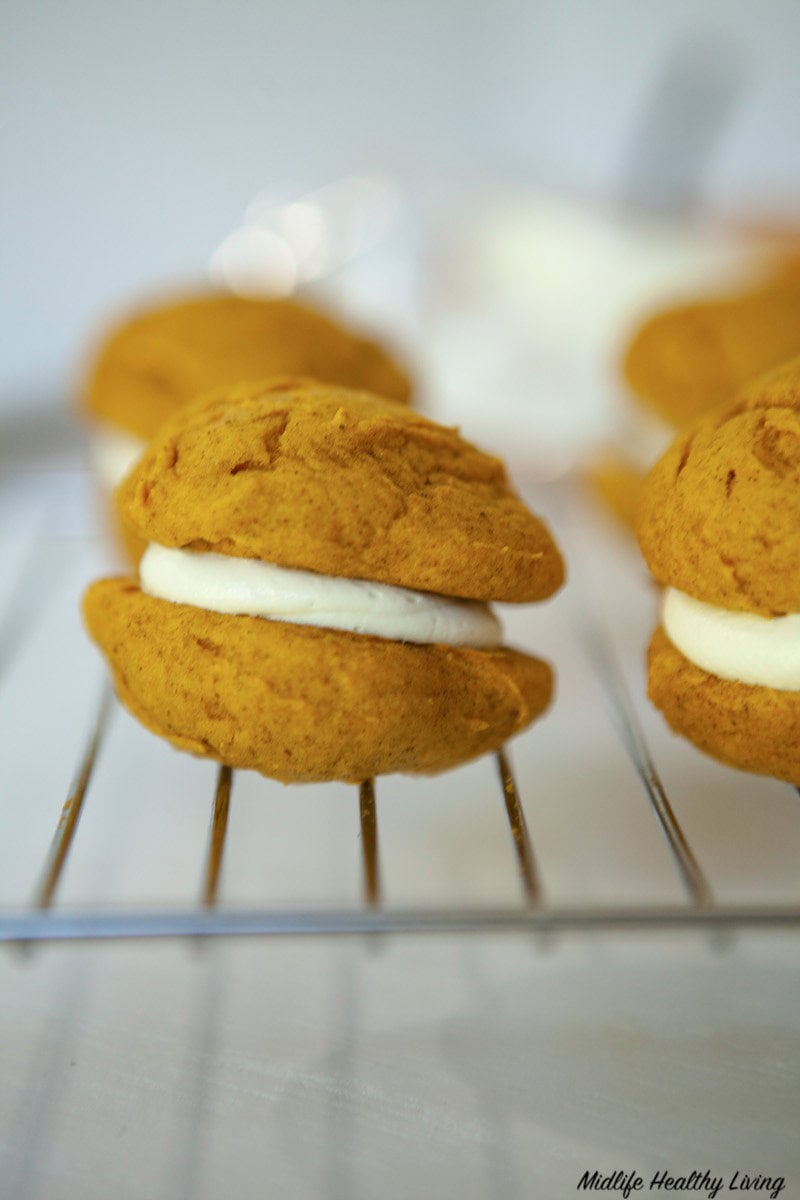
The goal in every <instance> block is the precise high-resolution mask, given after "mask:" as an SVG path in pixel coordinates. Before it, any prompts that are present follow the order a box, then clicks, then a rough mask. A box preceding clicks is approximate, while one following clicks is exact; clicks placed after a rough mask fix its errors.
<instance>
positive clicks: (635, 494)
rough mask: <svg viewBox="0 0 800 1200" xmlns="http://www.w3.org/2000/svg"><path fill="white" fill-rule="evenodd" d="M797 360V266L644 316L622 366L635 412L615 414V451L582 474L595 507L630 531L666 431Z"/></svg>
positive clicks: (799, 277) (794, 263)
mask: <svg viewBox="0 0 800 1200" xmlns="http://www.w3.org/2000/svg"><path fill="white" fill-rule="evenodd" d="M798 353H800V263H798V262H797V261H796V260H794V261H793V260H790V259H785V260H784V261H783V264H782V266H781V267H780V269H777V268H774V269H773V272H772V274H771V275H769V276H766V277H764V278H762V279H761V280H760V282H759V283H758V284H757V285H752V284H751V286H750V287H748V288H747V289H745V290H740V291H737V292H734V293H731V294H729V295H722V296H720V295H718V296H715V297H710V298H705V299H701V300H698V301H696V302H694V303H692V304H682V305H680V306H677V307H672V308H669V309H666V310H664V311H662V312H658V313H656V314H655V315H653V316H652V317H650V318H649V319H648V320H647V321H646V322H645V323H644V324H643V325H642V326H641V328H640V329H639V330H638V331H637V332H636V334H635V335H634V337H633V339H632V341H631V342H630V344H629V346H628V348H627V350H626V352H625V357H624V362H623V374H624V377H625V380H626V383H627V385H628V388H629V392H630V395H631V398H632V399H633V400H634V401H635V402H636V407H634V406H633V405H631V406H630V407H629V409H628V411H627V412H626V413H625V414H624V422H623V424H624V425H625V431H624V432H622V431H621V432H620V434H619V437H618V448H617V449H615V450H614V451H609V453H608V455H607V457H606V462H605V463H603V462H599V463H598V464H596V465H594V466H592V467H590V469H589V471H588V472H587V473H588V475H589V479H590V481H591V482H592V484H593V486H594V489H595V491H596V492H597V494H598V495H599V498H600V499H601V501H602V502H603V503H604V504H605V505H606V506H607V507H609V508H610V509H611V511H612V513H614V515H615V516H616V517H618V518H619V519H620V520H621V521H622V523H623V524H626V525H628V526H629V527H630V528H633V526H634V524H635V511H636V506H637V504H638V501H639V496H640V494H641V488H642V483H643V482H644V477H645V475H646V473H647V471H648V470H649V468H650V466H652V464H653V463H654V462H655V461H656V459H657V458H658V457H659V455H660V454H661V453H663V451H664V449H666V447H667V446H668V445H669V441H670V438H671V436H673V434H674V431H675V430H676V429H681V428H683V427H684V426H685V425H686V424H687V423H689V422H691V421H693V420H696V419H697V418H698V417H701V416H702V415H703V414H705V413H707V412H711V411H713V409H714V408H716V407H717V406H718V405H719V404H721V403H723V402H724V401H727V400H730V399H731V398H732V397H733V396H734V395H735V394H736V392H737V391H738V389H739V388H741V387H742V386H744V385H745V384H746V383H747V382H748V381H749V380H752V379H753V378H755V377H756V376H758V375H759V374H760V373H762V372H764V371H767V370H769V369H770V368H772V367H774V366H776V365H780V364H781V363H782V362H784V361H785V360H786V359H788V358H790V357H792V356H793V355H795V354H798ZM609 464H611V469H609Z"/></svg>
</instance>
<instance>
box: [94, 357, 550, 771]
mask: <svg viewBox="0 0 800 1200" xmlns="http://www.w3.org/2000/svg"><path fill="white" fill-rule="evenodd" d="M118 502H119V506H120V510H121V512H122V514H123V516H124V519H125V521H126V522H127V523H128V525H129V527H130V528H131V529H133V530H134V531H135V533H136V535H137V536H138V537H140V538H142V539H144V540H146V541H148V542H149V543H150V546H149V548H148V551H147V553H146V554H145V556H144V558H143V560H142V563H141V581H142V582H141V585H140V584H139V583H138V582H136V581H134V580H125V579H110V580H102V581H100V582H99V583H96V584H95V585H93V586H92V587H91V588H90V589H89V591H88V593H87V595H86V598H85V601H84V613H85V616H86V621H87V624H88V626H89V630H90V632H91V634H92V636H93V637H94V638H95V640H96V641H97V642H98V643H99V645H100V646H101V648H102V649H103V650H104V652H105V654H106V656H107V657H108V659H109V662H110V664H111V667H112V670H113V671H114V675H115V679H116V684H117V689H118V692H119V694H120V696H121V698H122V699H123V700H124V701H125V703H126V704H127V705H128V706H129V707H130V708H131V710H132V711H133V712H134V713H135V714H136V715H137V716H138V717H139V718H140V719H141V720H142V721H143V723H144V724H146V725H147V726H148V727H149V728H150V729H152V730H154V731H155V732H157V733H159V734H161V735H162V736H164V737H167V738H168V739H169V740H170V741H172V742H173V743H174V744H175V745H177V746H180V747H182V748H185V749H190V750H193V751H195V752H196V753H198V754H204V755H207V756H209V757H212V758H216V759H217V760H219V761H221V762H226V763H229V764H230V765H232V766H241V767H250V768H254V769H256V770H258V771H261V772H262V773H263V774H266V775H269V776H271V777H273V778H276V779H281V780H283V781H285V782H303V781H311V780H321V779H343V780H349V781H358V780H361V779H364V778H368V777H370V776H372V775H376V774H386V773H390V772H395V771H401V772H423V773H424V772H436V771H441V770H444V769H446V768H448V767H451V766H454V765H456V764H458V763H460V762H464V761H467V760H469V759H471V758H474V757H476V756H477V755H480V754H483V753H486V752H487V751H489V750H492V749H497V748H498V747H499V746H500V745H501V744H502V743H503V742H504V741H505V740H506V739H507V738H509V737H511V736H513V734H515V733H517V732H519V731H520V730H521V729H523V728H525V727H526V726H527V725H528V724H530V722H531V721H532V720H533V719H534V718H535V717H536V716H537V715H538V714H539V713H541V712H542V711H543V710H544V708H545V707H546V706H547V704H548V701H549V698H550V693H551V671H550V668H549V667H548V666H547V664H546V663H543V662H541V661H539V660H538V659H534V658H531V657H529V656H528V655H526V654H523V653H521V652H519V651H516V650H510V649H506V648H504V647H503V646H502V644H501V636H500V630H499V626H498V623H497V621H496V619H495V618H494V616H493V615H492V614H491V611H490V610H489V609H488V607H487V605H486V601H488V600H503V601H512V602H514V601H524V600H533V599H542V598H544V597H546V596H548V595H550V594H551V593H552V592H553V591H555V590H556V588H557V587H558V586H559V585H560V583H561V581H562V578H563V565H562V562H561V558H560V555H559V553H558V550H557V548H556V546H555V544H554V542H553V540H552V538H551V537H550V534H549V533H548V531H547V529H546V528H545V526H544V525H543V524H542V522H541V521H540V520H539V519H538V518H536V517H535V516H534V515H533V514H532V513H530V512H529V511H528V510H527V509H526V508H525V506H524V505H523V504H522V502H521V501H520V500H519V499H518V498H517V497H516V495H515V494H514V493H513V492H512V490H511V488H510V487H509V484H508V481H507V479H506V476H505V472H504V470H503V468H502V465H501V464H500V463H499V462H498V461H497V460H496V459H493V458H490V457H488V456H487V455H484V454H482V453H481V452H480V451H479V450H477V449H476V448H474V447H473V446H471V445H469V444H468V443H467V442H464V441H463V440H462V439H461V438H460V437H459V436H458V434H457V432H456V431H454V430H450V429H444V428H442V427H440V426H437V425H435V424H433V423H432V422H430V421H428V420H426V419H425V418H423V417H421V416H419V415H418V414H416V413H414V412H413V411H411V410H409V409H407V408H404V407H401V406H399V405H397V404H396V403H392V402H391V401H387V400H385V399H381V398H378V397H375V396H371V395H369V394H367V393H363V392H354V391H350V390H347V389H344V388H341V387H334V386H326V385H323V384H319V383H317V382H314V381H311V380H297V379H285V380H272V381H269V382H267V383H265V384H263V385H247V386H243V387H240V388H236V389H233V390H232V391H224V392H222V393H217V394H212V395H210V396H207V397H204V398H202V399H201V400H199V401H197V402H195V403H194V404H192V405H190V406H188V407H186V408H185V409H184V410H183V411H182V412H180V413H178V414H176V416H175V417H174V418H173V420H172V421H170V422H168V423H167V425H166V426H165V427H164V428H163V429H162V431H161V433H160V434H159V435H158V436H157V437H156V439H155V440H154V442H153V443H152V444H151V446H150V447H149V448H148V450H147V452H146V453H145V455H144V456H143V458H142V459H141V461H140V462H139V464H138V465H137V467H136V469H135V470H134V472H133V473H132V475H131V476H130V477H129V478H128V479H127V480H126V481H125V482H124V483H123V485H122V486H121V488H120V489H119V492H118Z"/></svg>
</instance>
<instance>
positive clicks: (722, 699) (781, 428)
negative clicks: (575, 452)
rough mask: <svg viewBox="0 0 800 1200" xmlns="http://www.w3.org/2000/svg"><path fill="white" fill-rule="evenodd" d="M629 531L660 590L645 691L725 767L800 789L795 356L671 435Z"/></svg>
mask: <svg viewBox="0 0 800 1200" xmlns="http://www.w3.org/2000/svg"><path fill="white" fill-rule="evenodd" d="M638 536H639V542H640V545H641V548H642V552H643V554H644V556H645V558H646V560H647V563H648V566H649V567H650V570H651V571H652V573H653V575H654V576H655V578H656V580H657V581H658V582H659V583H660V584H662V585H663V586H664V587H665V588H666V591H665V595H664V603H663V609H662V628H661V629H659V630H658V631H657V633H656V635H655V637H654V638H653V642H652V644H651V647H650V655H649V693H650V696H651V699H652V700H653V701H654V703H655V704H656V705H657V706H658V707H659V708H660V709H661V710H662V711H663V712H664V714H665V716H666V717H667V720H668V721H669V723H670V725H671V726H672V728H673V729H675V730H676V731H677V732H679V733H682V734H684V735H685V736H687V737H688V738H690V739H691V740H692V741H693V742H695V743H696V744H697V745H698V746H700V747H701V748H702V749H704V750H706V751H707V752H708V753H710V754H713V755H715V756H716V757H717V758H719V759H721V760H722V761H723V762H726V763H729V764H731V765H733V766H738V767H741V768H743V769H745V770H749V771H756V772H760V773H763V774H770V775H775V776H777V777H778V778H781V779H786V780H789V781H791V782H793V783H798V784H800V739H798V737H797V734H798V731H800V358H796V359H792V360H791V361H790V362H789V363H786V364H784V365H783V366H782V367H779V368H777V369H776V370H774V371H772V372H770V373H769V374H767V375H765V376H762V377H760V378H759V379H758V380H756V381H754V382H753V383H752V384H750V385H748V387H746V388H745V389H743V390H742V392H740V394H739V395H738V397H737V398H736V399H735V400H734V401H732V402H731V403H729V404H727V405H725V406H724V407H723V408H721V409H719V410H718V411H717V412H715V413H713V414H711V415H709V416H707V417H705V418H703V419H702V420H700V421H698V422H697V423H696V424H694V425H692V426H691V427H690V428H689V429H688V430H686V431H685V432H684V433H682V434H680V435H679V436H678V438H677V439H676V441H675V443H674V444H673V446H672V447H671V448H670V449H669V450H668V451H667V453H666V454H665V455H664V456H663V458H662V459H660V461H659V462H658V463H657V464H656V466H655V467H654V468H653V469H652V471H651V472H650V474H649V476H648V478H647V481H646V484H645V487H644V491H643V497H642V503H641V506H640V511H639V522H638Z"/></svg>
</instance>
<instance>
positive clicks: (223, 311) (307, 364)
mask: <svg viewBox="0 0 800 1200" xmlns="http://www.w3.org/2000/svg"><path fill="white" fill-rule="evenodd" d="M289 373H291V374H296V375H308V376H312V377H314V378H317V379H322V380H325V381H327V382H332V383H341V384H343V385H344V386H346V387H355V388H366V389H367V390H369V391H372V392H375V393H377V394H378V395H380V396H386V397H388V398H389V399H391V400H397V401H400V402H402V403H407V402H408V400H409V397H410V394H411V385H410V382H409V380H408V377H407V375H406V374H405V372H404V371H403V370H402V369H401V368H400V366H398V364H397V363H396V362H395V361H394V359H393V358H392V357H391V356H390V355H389V354H388V353H387V352H386V351H384V350H383V349H382V348H381V347H380V346H378V345H377V344H376V343H375V342H372V341H369V340H368V339H366V338H363V337H359V336H357V335H355V334H354V333H353V332H351V331H350V330H348V329H345V328H344V327H343V326H341V325H339V324H337V323H336V322H335V321H333V320H331V319H330V318H329V317H327V316H325V315H324V314H322V313H320V312H317V311H316V310H314V309H312V308H308V307H306V306H305V305H303V304H298V303H297V302H296V301H294V300H274V299H264V300H261V299H247V298H243V297H239V296H230V295H213V294H212V295H206V296H203V295H201V296H194V297H190V298H185V299H181V300H177V301H175V302H172V303H168V304H160V305H157V306H154V307H151V308H149V309H147V310H144V311H141V312H139V313H137V314H136V315H134V316H133V317H131V318H130V319H129V320H128V321H126V322H124V324H122V325H120V327H119V328H118V329H117V330H116V331H115V332H114V333H113V334H112V335H111V336H110V337H109V338H108V339H107V341H106V342H105V343H104V344H103V346H102V347H101V349H100V350H99V352H98V356H97V359H96V361H95V363H94V365H93V367H92V370H91V372H90V374H89V378H88V380H87V384H86V388H85V394H84V397H83V403H84V405H85V407H86V408H87V409H88V411H89V412H91V413H92V414H94V416H96V417H100V418H102V419H104V420H106V421H108V422H110V423H111V424H113V425H117V426H120V427H121V428H123V429H126V430H128V431H129V432H130V433H133V434H135V435H136V436H138V437H141V438H143V439H145V440H148V439H149V438H151V437H152V436H153V434H154V433H155V432H156V431H157V429H158V428H159V426H160V425H162V424H163V422H164V420H165V419H166V418H167V417H169V416H170V415H171V414H172V413H173V412H175V411H176V410H177V409H179V408H180V407H182V406H183V405H184V404H186V403H187V402H188V401H189V400H191V399H193V398H194V397H195V396H196V395H198V394H199V393H201V392H205V391H208V390H210V389H212V388H217V387H226V386H230V385H234V384H237V383H239V382H240V381H241V380H243V379H264V378H266V377H267V376H270V375H285V374H289Z"/></svg>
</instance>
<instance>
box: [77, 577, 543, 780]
mask: <svg viewBox="0 0 800 1200" xmlns="http://www.w3.org/2000/svg"><path fill="white" fill-rule="evenodd" d="M84 616H85V619H86V622H87V625H88V628H89V631H90V633H91V635H92V637H93V638H94V639H95V640H96V641H97V642H98V644H99V645H100V646H101V647H102V648H103V650H104V651H105V653H106V655H107V657H108V659H109V662H110V664H111V667H112V670H113V673H114V677H115V682H116V685H117V690H118V693H119V695H120V697H121V699H122V700H123V701H124V702H125V704H126V705H127V706H128V708H130V710H131V711H132V712H133V713H134V714H135V715H136V716H137V717H138V718H139V720H141V722H142V723H143V724H144V725H146V726H147V727H148V728H149V729H151V730H152V731H153V732H155V733H157V734H160V735H161V736H162V737H165V738H167V739H169V741H171V742H172V743H173V744H174V745H175V746H177V747H179V748H180V749H184V750H189V751H192V752H193V753H195V754H199V755H202V756H205V757H210V758H213V759H216V760H218V761H220V762H225V763H228V764H230V765H232V766H235V767H242V768H252V769H254V770H256V771H260V772H262V774H264V775H268V776H269V777H270V778H273V779H279V780H282V781H283V782H286V783H303V782H312V781H315V780H327V779H339V780H344V781H347V782H359V781H360V780H362V779H366V778H370V777H372V776H374V775H383V774H389V773H394V772H410V773H422V774H429V773H436V772H439V771H444V770H447V769H448V768H450V767H453V766H455V765H457V764H459V763H462V762H466V761H468V760H470V759H472V758H476V757H478V756H479V755H482V754H486V753H488V752H490V751H492V750H496V749H497V748H498V747H499V746H501V745H502V744H503V742H505V741H506V740H507V739H508V738H510V737H512V736H513V735H514V734H516V733H518V732H519V731H520V730H522V729H524V728H525V727H526V726H527V725H529V724H530V723H531V721H533V720H534V718H535V717H536V716H538V715H539V714H540V713H541V712H542V711H543V710H544V708H545V707H546V706H547V704H548V702H549V699H550V693H551V686H552V680H551V672H550V668H549V667H548V666H547V664H546V663H544V662H541V661H540V660H538V659H535V658H531V657H529V656H528V655H525V654H521V653H518V652H517V651H514V650H506V649H503V650H492V651H486V650H470V649H466V648H455V647H446V646H412V645H408V644H406V643H402V642H393V641H387V640H384V639H381V638H372V637H364V636H360V635H355V634H349V633H340V632H337V631H332V630H324V629H313V628H308V627H304V626H299V625H298V626H294V625H288V624H284V623H281V622H277V621H267V620H263V619H260V618H255V617H230V616H223V615H221V614H219V613H212V612H205V611H203V610H201V609H195V608H190V607H188V606H187V605H181V604H170V603H167V602H165V601H162V600H157V599H154V598H153V597H150V596H146V595H144V594H143V593H142V592H141V591H140V590H139V588H138V586H137V585H136V584H135V583H133V582H132V581H131V580H126V579H106V580H101V581H100V582H98V583H96V584H94V585H93V586H92V587H91V588H90V589H89V591H88V592H87V595H86V597H85V600H84Z"/></svg>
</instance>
